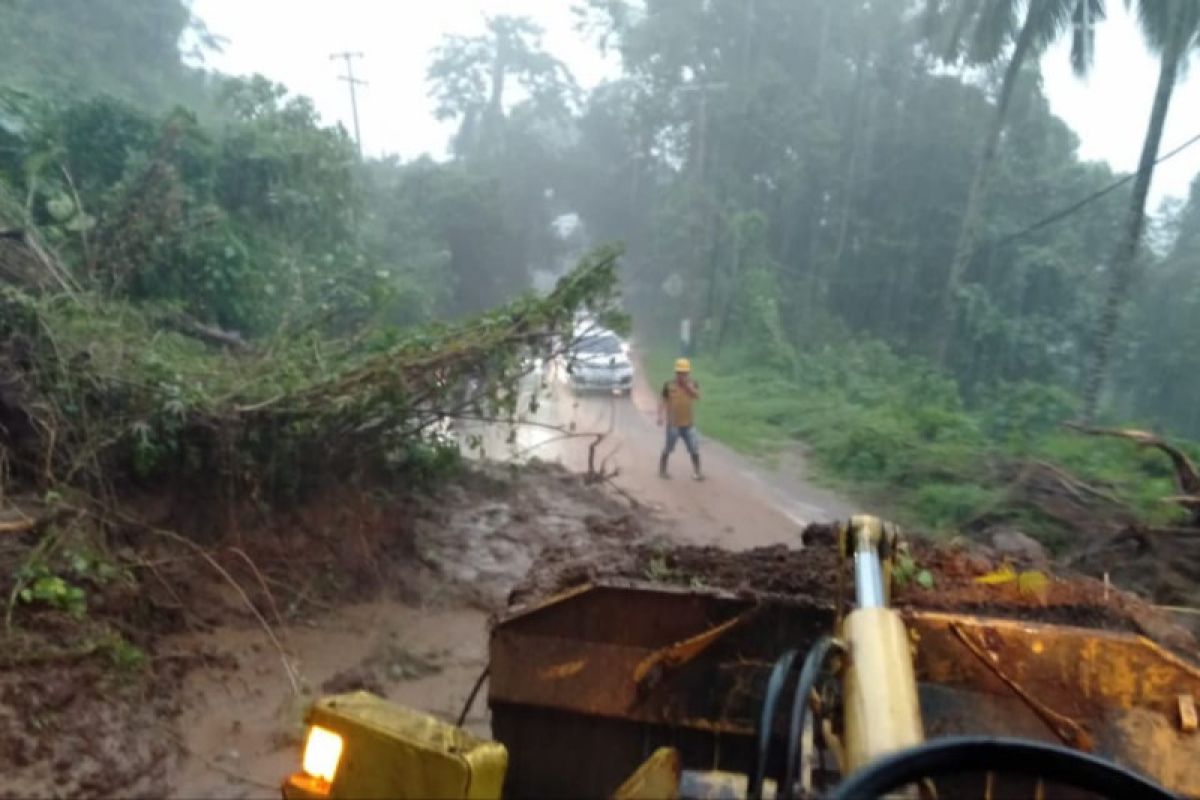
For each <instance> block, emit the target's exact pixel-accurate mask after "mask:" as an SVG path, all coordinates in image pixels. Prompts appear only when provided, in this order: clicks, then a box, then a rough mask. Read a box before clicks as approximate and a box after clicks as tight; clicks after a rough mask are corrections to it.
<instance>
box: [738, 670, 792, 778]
mask: <svg viewBox="0 0 1200 800" xmlns="http://www.w3.org/2000/svg"><path fill="white" fill-rule="evenodd" d="M796 655H797V653H796V651H795V650H788V651H787V652H786V653H784V654H783V655H781V656H780V657H779V658H778V660H776V662H775V666H774V667H773V668H772V669H771V677H770V678H769V679H768V680H767V691H766V694H765V695H764V696H763V704H762V712H761V713H760V714H759V718H758V750H757V752H756V753H755V758H754V772H753V773H752V774H751V776H750V785H749V786H748V787H747V791H746V796H747V797H748V798H749V800H762V791H763V783H764V782H765V781H766V778H767V756H768V755H769V754H770V750H771V728H772V727H773V723H774V722H775V709H776V708H777V707H778V706H779V695H781V694H783V687H784V684H786V683H787V679H788V675H790V674H791V672H792V662H794V661H795V660H796Z"/></svg>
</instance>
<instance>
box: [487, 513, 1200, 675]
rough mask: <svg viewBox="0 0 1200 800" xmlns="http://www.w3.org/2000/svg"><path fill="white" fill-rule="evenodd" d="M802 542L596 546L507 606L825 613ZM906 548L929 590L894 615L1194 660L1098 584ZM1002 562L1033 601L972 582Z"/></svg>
mask: <svg viewBox="0 0 1200 800" xmlns="http://www.w3.org/2000/svg"><path fill="white" fill-rule="evenodd" d="M803 540H804V542H805V544H806V546H805V547H804V548H803V549H789V548H787V547H785V546H783V545H779V546H775V547H765V548H759V549H755V550H748V551H743V552H729V551H726V550H722V549H719V548H715V547H690V546H666V545H663V544H661V543H659V544H650V545H646V544H642V545H636V546H632V547H630V546H620V547H613V546H609V547H607V548H604V547H598V548H596V549H595V550H593V551H592V552H591V553H589V554H587V555H585V556H584V557H582V558H576V557H573V556H572V555H571V554H570V553H567V552H565V551H561V550H552V551H548V552H547V553H546V554H545V555H544V557H543V559H542V560H541V561H539V563H537V564H536V565H534V567H533V569H532V570H530V573H529V577H528V578H527V579H526V581H524V582H523V583H522V584H521V585H520V586H518V587H517V588H516V589H515V590H514V591H513V592H512V594H511V595H510V598H509V599H510V603H511V604H512V605H514V606H519V605H524V604H527V603H529V602H532V601H535V600H536V599H538V598H540V597H545V596H548V595H551V594H554V593H557V592H561V591H564V590H566V589H569V588H571V587H573V586H578V585H581V584H584V583H588V582H596V581H603V580H607V579H616V580H632V581H639V582H650V583H659V584H670V585H677V586H685V587H690V588H694V589H702V588H711V589H719V590H725V591H731V592H735V593H737V594H740V595H744V596H762V597H788V598H804V599H806V600H809V601H813V602H817V603H826V604H830V605H832V604H833V603H834V602H835V601H836V598H837V592H838V591H839V581H838V574H839V569H840V568H842V566H843V565H842V564H841V563H840V562H839V559H838V557H837V554H836V548H835V546H834V545H833V542H834V541H836V534H835V533H834V531H833V529H832V528H831V527H830V526H824V525H813V526H809V527H808V528H807V529H806V530H805V531H804V535H803ZM909 542H910V547H911V553H912V557H913V559H914V561H915V563H916V564H917V565H919V567H920V569H922V570H927V571H928V572H929V573H930V575H931V577H932V580H933V587H932V588H926V587H923V586H921V585H919V584H917V583H916V582H908V583H907V584H905V585H901V586H897V588H896V593H895V596H894V602H895V604H896V605H898V606H900V607H910V608H919V609H928V610H945V611H961V612H970V613H978V614H986V615H990V616H997V617H1009V618H1015V619H1022V620H1028V621H1040V622H1047V623H1054V624H1067V625H1077V626H1081V627H1090V628H1102V629H1107V630H1119V631H1129V632H1135V633H1141V634H1143V635H1146V636H1149V637H1150V638H1153V639H1155V640H1157V641H1159V642H1161V643H1162V644H1164V645H1166V646H1168V647H1171V648H1172V649H1174V650H1176V651H1179V652H1183V653H1186V654H1190V655H1193V656H1195V655H1196V654H1197V653H1200V648H1198V646H1197V643H1196V639H1195V637H1194V636H1193V635H1192V634H1191V633H1190V632H1188V631H1186V630H1184V629H1183V628H1181V627H1179V626H1178V625H1176V624H1174V623H1173V622H1172V621H1171V620H1170V619H1168V618H1167V617H1165V616H1164V615H1163V614H1162V613H1161V612H1159V611H1157V610H1156V609H1154V608H1153V607H1152V606H1150V605H1149V604H1148V603H1146V602H1145V601H1144V600H1142V599H1140V598H1138V597H1136V596H1134V595H1133V594H1130V593H1128V592H1125V591H1121V590H1119V589H1116V588H1114V587H1112V586H1111V585H1106V584H1105V583H1104V582H1103V581H1100V580H1096V579H1094V578H1090V577H1087V576H1083V575H1079V574H1077V573H1072V572H1070V571H1065V570H1064V571H1062V572H1061V573H1059V574H1052V573H1051V572H1050V571H1049V570H1046V569H1045V568H1044V566H1043V565H1040V564H1029V563H1025V562H1023V561H1022V560H1021V559H1019V558H1016V559H1014V558H1013V556H1012V555H1011V554H1008V555H1006V554H1000V553H997V552H996V551H995V550H992V549H991V548H987V547H983V546H980V545H976V544H972V543H968V542H965V541H960V542H955V543H949V544H944V543H935V542H932V541H929V540H925V539H921V538H910V539H909ZM1005 563H1008V564H1011V565H1014V566H1015V567H1016V568H1018V569H1023V568H1026V567H1041V568H1042V570H1044V572H1043V574H1044V575H1045V578H1046V580H1045V584H1044V586H1042V587H1041V590H1040V591H1038V592H1036V593H1031V592H1026V591H1022V590H1021V588H1020V586H1019V584H1018V582H1017V581H1012V582H1008V583H1002V584H998V585H997V584H986V583H980V582H979V581H978V580H977V579H979V578H981V577H983V576H985V575H987V574H989V573H992V572H993V571H995V570H996V569H997V568H999V567H1000V566H1001V565H1003V564H1005ZM849 587H850V582H849V579H847V580H846V581H845V582H844V583H842V584H840V588H841V590H842V591H847V590H848V589H849Z"/></svg>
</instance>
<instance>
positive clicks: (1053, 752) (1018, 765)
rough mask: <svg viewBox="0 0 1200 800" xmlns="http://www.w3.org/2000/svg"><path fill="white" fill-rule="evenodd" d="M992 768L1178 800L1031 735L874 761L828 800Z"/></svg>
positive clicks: (958, 742) (970, 740) (969, 740)
mask: <svg viewBox="0 0 1200 800" xmlns="http://www.w3.org/2000/svg"><path fill="white" fill-rule="evenodd" d="M972 772H993V773H997V774H1007V775H1027V776H1030V777H1036V778H1042V779H1044V780H1047V781H1051V782H1053V783H1056V784H1058V785H1060V786H1064V787H1070V788H1073V789H1082V790H1084V791H1087V792H1092V793H1094V794H1097V795H1099V796H1101V797H1111V798H1120V799H1121V800H1124V798H1145V800H1160V799H1161V800H1174V798H1175V795H1174V794H1172V793H1171V792H1168V791H1167V790H1166V789H1164V788H1162V787H1161V786H1159V785H1158V784H1156V783H1153V782H1152V781H1149V780H1147V779H1145V778H1143V777H1142V776H1140V775H1138V774H1137V773H1135V772H1131V771H1130V770H1127V769H1125V768H1124V767H1122V766H1120V765H1117V764H1114V763H1112V762H1111V761H1105V760H1104V759H1102V758H1097V757H1095V756H1093V755H1089V754H1087V753H1082V752H1080V751H1078V750H1071V749H1070V748H1067V747H1063V746H1062V745H1056V744H1047V743H1045V742H1035V741H1031V740H1029V739H1010V738H993V737H985V736H957V737H951V738H946V739H935V740H933V741H931V742H926V743H924V744H920V745H917V746H916V747H912V748H909V749H908V750H902V751H900V752H898V753H893V754H892V755H888V756H884V757H882V758H879V759H876V760H875V761H873V762H871V763H870V764H868V765H867V766H865V767H863V768H862V769H860V770H859V771H858V772H856V773H854V774H853V775H851V776H849V777H848V778H846V780H844V781H842V782H841V783H840V784H839V785H838V786H837V788H836V789H834V791H833V793H832V794H830V795H829V800H863V798H874V797H884V796H886V795H888V794H889V793H891V792H895V791H897V790H899V789H902V788H903V787H905V786H909V785H912V784H914V783H917V782H919V781H922V780H925V779H927V778H944V777H949V776H952V775H963V774H968V773H972Z"/></svg>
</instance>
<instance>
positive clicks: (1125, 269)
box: [1083, 31, 1182, 423]
mask: <svg viewBox="0 0 1200 800" xmlns="http://www.w3.org/2000/svg"><path fill="white" fill-rule="evenodd" d="M1176 36H1177V37H1178V36H1182V32H1180V31H1176ZM1181 49H1182V48H1181V46H1180V43H1179V42H1177V41H1176V42H1172V43H1171V44H1170V46H1168V47H1167V48H1166V49H1165V50H1164V51H1163V54H1162V61H1161V64H1160V67H1159V72H1158V89H1157V90H1156V91H1155V93H1154V106H1153V108H1152V109H1151V111H1150V124H1149V126H1148V127H1147V128H1146V138H1145V139H1144V140H1143V142H1142V157H1141V160H1140V161H1139V162H1138V171H1137V177H1136V178H1135V179H1134V182H1133V196H1132V197H1131V199H1130V202H1129V215H1128V216H1127V217H1126V220H1125V231H1124V233H1123V234H1122V236H1121V240H1120V241H1119V242H1118V243H1117V249H1116V252H1115V253H1114V255H1113V261H1112V268H1111V270H1110V272H1111V276H1112V282H1111V283H1110V284H1109V288H1108V294H1107V295H1106V296H1105V298H1104V308H1103V310H1102V312H1101V315H1100V324H1099V327H1098V328H1097V331H1096V343H1095V351H1094V355H1093V358H1092V363H1091V367H1090V369H1089V370H1088V373H1087V375H1086V377H1085V380H1084V387H1083V419H1084V421H1085V422H1087V423H1090V422H1091V421H1092V420H1093V419H1094V418H1095V416H1096V409H1097V406H1098V405H1099V401H1100V389H1101V387H1102V386H1103V384H1104V379H1105V377H1106V376H1107V374H1108V369H1109V362H1110V361H1111V360H1112V349H1113V343H1114V341H1115V339H1116V334H1117V326H1118V324H1119V323H1120V320H1121V307H1122V306H1123V305H1124V304H1125V299H1126V295H1127V294H1128V293H1129V286H1130V283H1132V281H1133V271H1134V262H1135V260H1136V259H1137V254H1138V248H1139V246H1140V245H1141V241H1142V231H1143V230H1144V229H1145V226H1146V196H1147V195H1148V194H1149V192H1150V181H1151V180H1152V179H1153V178H1154V162H1155V161H1157V160H1158V147H1159V144H1161V142H1162V132H1163V125H1164V123H1165V122H1166V120H1167V111H1168V110H1169V109H1170V107H1171V94H1172V92H1174V91H1175V78H1176V76H1177V75H1178V73H1179V58H1180V52H1181Z"/></svg>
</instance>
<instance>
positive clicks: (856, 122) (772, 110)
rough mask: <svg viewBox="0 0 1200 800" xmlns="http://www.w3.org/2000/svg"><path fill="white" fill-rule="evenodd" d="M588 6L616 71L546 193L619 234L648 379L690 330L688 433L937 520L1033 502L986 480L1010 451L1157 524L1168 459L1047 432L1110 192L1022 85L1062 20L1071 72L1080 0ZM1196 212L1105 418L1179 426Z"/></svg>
mask: <svg viewBox="0 0 1200 800" xmlns="http://www.w3.org/2000/svg"><path fill="white" fill-rule="evenodd" d="M1089 2H1090V12H1091V14H1092V19H1093V21H1094V22H1100V21H1102V20H1103V17H1104V14H1103V10H1104V4H1103V3H1096V2H1091V1H1090V0H1089ZM588 6H589V11H590V15H589V25H590V29H591V30H593V31H596V32H598V33H599V34H600V37H601V40H602V42H603V44H605V45H607V46H609V47H615V48H616V49H617V50H618V51H619V54H620V56H621V61H622V64H623V67H624V69H623V75H622V76H621V78H620V79H618V80H616V81H614V82H611V83H609V84H606V85H604V86H601V87H599V88H598V89H597V90H595V91H594V92H593V93H592V94H591V95H590V97H589V98H588V101H587V103H586V104H585V108H584V110H583V112H582V115H581V118H580V121H579V134H578V136H579V140H578V145H577V151H576V152H578V153H579V156H578V157H577V159H576V163H575V165H574V168H575V170H576V172H575V173H573V174H570V175H568V183H567V184H566V187H567V191H568V192H569V195H570V197H571V198H572V201H573V202H574V203H575V204H576V207H577V208H579V210H580V212H581V214H582V215H583V218H584V220H585V223H586V225H587V226H588V229H589V231H590V232H591V233H592V234H593V235H595V236H597V237H599V238H602V239H603V238H610V237H619V238H624V239H626V240H627V241H628V242H629V245H630V267H631V271H632V272H633V274H632V275H631V280H630V284H631V289H632V298H631V302H632V303H633V305H634V308H635V311H636V312H637V316H638V318H639V319H641V320H642V321H643V322H644V324H645V327H646V330H647V332H648V333H649V335H650V337H651V338H652V339H656V340H657V341H659V342H663V343H665V344H664V348H663V350H662V352H661V356H662V357H661V358H658V359H656V360H655V367H656V368H657V370H658V372H659V373H660V374H661V373H663V372H665V371H667V370H669V367H668V365H667V361H666V358H665V356H666V355H667V352H668V350H669V351H670V352H674V348H675V347H676V344H675V342H676V341H677V336H678V334H677V331H678V329H679V324H680V320H681V319H684V318H688V319H690V320H691V321H692V326H693V330H696V331H698V332H699V333H698V336H697V337H696V341H695V342H694V343H693V345H692V349H693V352H694V354H695V356H696V360H695V363H696V364H697V365H698V370H699V374H700V375H701V377H702V379H703V382H704V383H705V385H706V390H707V391H706V397H705V404H706V411H705V412H704V415H703V420H702V425H703V426H704V427H705V428H706V429H707V430H708V431H709V432H710V433H711V434H712V435H714V436H717V437H719V438H723V439H726V440H728V441H730V442H732V443H734V444H735V445H737V446H739V447H742V448H744V449H746V450H747V451H758V450H761V449H763V448H767V449H770V448H771V446H772V445H773V444H774V443H778V442H779V441H780V440H781V439H780V434H781V433H782V434H785V438H784V441H786V440H787V438H794V439H796V440H802V441H803V442H804V443H805V444H806V446H808V447H810V448H811V449H812V451H813V453H814V456H815V458H816V461H817V463H818V465H819V466H820V467H821V469H822V470H823V471H824V472H825V474H826V475H828V476H831V477H833V478H837V479H841V480H844V481H848V482H850V483H853V484H855V485H858V486H859V487H864V486H865V487H867V488H868V491H872V492H874V491H876V490H877V492H878V493H879V494H881V495H883V496H886V498H887V499H888V501H889V502H890V503H891V505H893V506H894V507H897V508H898V511H899V513H900V514H901V515H902V516H906V517H907V518H908V519H910V520H918V521H921V522H923V523H926V524H930V525H934V526H937V527H946V528H949V527H962V526H970V525H980V524H984V523H991V522H997V521H1003V520H1004V519H1006V518H1008V517H1031V516H1032V517H1036V516H1037V514H1036V512H1029V510H1028V509H1021V508H1016V507H1014V506H1013V505H1012V502H1011V497H1010V494H1011V493H1010V492H1008V491H1007V489H1006V488H1005V487H1006V486H1007V485H1008V483H1010V482H1011V480H1012V474H1011V473H1012V470H1013V469H1014V468H1016V469H1019V467H1014V466H1013V465H1015V464H1017V463H1019V462H1020V461H1021V460H1025V461H1027V462H1040V461H1046V462H1053V463H1055V464H1058V465H1059V466H1061V467H1063V468H1065V469H1067V470H1071V471H1076V472H1077V473H1078V474H1079V475H1080V476H1081V477H1082V478H1083V479H1084V480H1094V481H1096V482H1097V483H1098V484H1102V485H1104V486H1109V487H1113V488H1112V493H1113V494H1114V495H1115V496H1119V497H1120V498H1121V499H1122V500H1123V501H1125V502H1127V503H1128V504H1130V505H1132V506H1133V507H1136V508H1137V509H1138V510H1139V511H1140V512H1142V513H1143V514H1144V515H1146V516H1147V517H1149V518H1153V519H1158V520H1162V519H1166V518H1169V517H1172V515H1173V512H1171V511H1170V510H1168V507H1167V506H1165V505H1164V504H1162V503H1161V502H1158V498H1161V497H1163V496H1165V495H1169V494H1171V493H1172V492H1173V491H1174V489H1173V488H1172V486H1171V483H1170V480H1169V473H1168V472H1167V471H1166V463H1165V459H1162V457H1161V456H1154V455H1150V456H1147V455H1146V454H1145V453H1142V452H1139V451H1137V450H1132V449H1131V448H1130V447H1129V446H1128V445H1121V444H1120V443H1117V444H1116V445H1115V446H1114V443H1111V442H1104V443H1100V442H1096V441H1092V440H1088V439H1084V438H1082V437H1079V436H1078V435H1077V434H1073V433H1069V432H1065V431H1062V430H1061V429H1060V428H1059V426H1060V424H1061V423H1062V422H1064V421H1066V420H1069V419H1073V418H1076V417H1077V416H1078V415H1079V414H1080V413H1081V408H1082V405H1081V403H1080V402H1079V400H1078V399H1077V398H1078V396H1079V395H1080V393H1081V392H1082V391H1083V390H1084V388H1085V386H1086V385H1087V377H1088V376H1087V374H1086V372H1087V370H1086V366H1087V364H1088V363H1089V360H1091V357H1092V353H1093V352H1094V351H1095V350H1096V347H1097V341H1098V336H1099V334H1098V331H1099V330H1100V329H1101V327H1102V325H1101V321H1102V316H1103V314H1102V312H1103V310H1104V308H1105V306H1106V303H1109V302H1114V301H1113V300H1112V291H1113V288H1112V287H1113V286H1114V284H1113V279H1112V274H1111V270H1110V269H1109V265H1110V264H1111V263H1112V256H1113V253H1114V252H1115V251H1116V249H1117V246H1118V239H1119V234H1121V233H1122V232H1124V231H1127V220H1128V219H1129V214H1130V212H1129V211H1128V207H1129V206H1130V193H1129V186H1128V185H1126V186H1123V187H1121V188H1119V189H1117V190H1116V191H1112V192H1103V191H1102V190H1104V189H1106V188H1108V187H1110V186H1112V184H1113V183H1114V181H1115V180H1116V179H1117V178H1118V176H1115V175H1113V174H1112V172H1111V170H1110V169H1109V168H1108V167H1107V166H1106V165H1104V164H1099V163H1089V162H1086V161H1083V160H1082V159H1080V158H1079V156H1078V139H1077V137H1076V135H1075V133H1073V132H1072V131H1071V130H1070V129H1068V128H1067V126H1066V125H1065V124H1064V123H1063V122H1062V121H1061V120H1059V119H1058V118H1056V117H1055V116H1053V114H1051V112H1050V110H1049V106H1048V104H1047V100H1046V97H1045V95H1044V93H1043V91H1042V87H1041V81H1040V76H1039V72H1038V66H1037V59H1036V58H1035V57H1034V56H1036V55H1038V54H1039V53H1040V51H1041V50H1042V49H1043V48H1044V47H1045V44H1046V43H1047V42H1048V41H1050V40H1052V39H1054V38H1055V37H1058V36H1061V35H1074V36H1075V39H1076V41H1075V47H1074V52H1073V54H1072V55H1073V59H1074V60H1075V62H1076V66H1077V67H1078V68H1082V67H1085V66H1086V64H1087V61H1088V59H1089V57H1090V56H1091V53H1090V51H1089V49H1088V45H1089V43H1090V40H1091V32H1090V31H1085V30H1084V29H1082V28H1079V27H1072V25H1071V24H1070V19H1071V16H1072V15H1076V16H1077V15H1078V14H1079V13H1080V9H1081V4H1078V3H1068V2H1062V3H1043V4H1041V6H1038V7H1036V8H1035V7H1034V6H1032V5H1027V4H1025V3H1014V2H1000V1H997V2H994V3H990V2H983V3H972V4H952V3H937V2H927V3H926V2H890V3H868V2H865V1H864V2H859V1H858V0H851V1H849V2H825V1H824V0H797V1H795V2H773V1H772V0H757V1H756V2H752V3H744V2H734V1H733V0H714V2H710V3H704V4H699V3H687V2H674V1H673V0H648V1H647V2H645V3H638V4H633V3H626V2H620V1H619V0H618V2H608V1H607V0H596V1H595V2H591V3H589V4H588ZM1026 10H1030V13H1029V14H1026ZM1150 10H1151V11H1153V9H1150ZM1038 11H1040V12H1045V14H1046V16H1045V17H1044V18H1041V17H1038V16H1037V14H1036V13H1034V12H1038ZM1151 16H1154V15H1153V14H1151ZM1023 34H1028V35H1029V36H1030V37H1031V38H1030V40H1029V42H1027V44H1028V46H1029V48H1030V49H1029V51H1028V53H1025V52H1024V51H1019V47H1020V46H1021V40H1022V36H1023ZM1014 48H1018V49H1016V50H1015V49H1014ZM1095 57H1096V58H1104V53H1102V52H1101V53H1097V54H1095ZM947 62H949V66H948V65H947ZM1144 88H1145V91H1146V92H1147V94H1150V93H1153V91H1154V87H1153V86H1146V87H1144ZM1096 102H1102V100H1101V99H1100V98H1097V101H1096ZM992 136H995V137H996V138H995V148H994V151H992V150H991V148H990V147H983V146H982V144H981V143H985V142H988V141H989V139H990V138H991V137H992ZM981 151H982V152H981ZM981 158H982V159H984V160H988V159H990V163H988V164H987V165H986V173H985V174H981V170H983V167H982V166H981ZM596 187H602V189H603V190H602V191H599V192H598V191H596ZM1093 195H1099V197H1098V199H1096V200H1094V201H1091V202H1088V203H1086V204H1085V205H1083V206H1082V207H1081V208H1079V209H1078V210H1077V211H1075V212H1073V213H1070V214H1067V215H1065V216H1062V217H1061V218H1056V214H1057V212H1059V211H1061V210H1063V209H1066V208H1069V207H1072V206H1073V205H1074V204H1076V203H1077V202H1079V201H1081V200H1084V199H1085V198H1090V197H1092V196H1093ZM1134 200H1136V198H1134ZM1198 207H1200V192H1197V193H1196V196H1194V197H1193V198H1192V200H1190V201H1189V203H1188V204H1187V205H1186V206H1185V207H1184V208H1183V209H1182V210H1181V211H1179V212H1178V214H1177V216H1175V217H1174V218H1173V219H1166V220H1164V221H1163V223H1162V224H1161V225H1160V228H1159V233H1160V234H1162V235H1159V236H1158V237H1157V241H1158V242H1160V246H1159V247H1157V248H1156V249H1155V250H1153V251H1151V250H1148V249H1143V250H1141V251H1139V255H1140V263H1141V264H1143V265H1144V266H1143V267H1140V268H1139V270H1138V271H1139V272H1140V273H1141V274H1142V275H1144V278H1143V279H1142V280H1138V281H1133V282H1132V285H1131V293H1132V300H1133V302H1132V304H1131V305H1132V308H1133V310H1132V312H1131V313H1130V314H1129V315H1128V319H1127V320H1126V321H1125V323H1124V324H1123V325H1121V326H1120V327H1119V336H1118V337H1117V345H1118V346H1117V353H1116V359H1115V361H1116V366H1115V368H1114V370H1113V372H1114V375H1115V378H1116V379H1115V380H1114V381H1113V388H1112V390H1111V391H1109V392H1108V393H1107V394H1106V396H1105V400H1106V405H1105V413H1106V416H1108V417H1109V418H1117V419H1131V418H1132V419H1134V420H1136V421H1138V422H1141V423H1142V424H1151V425H1153V426H1154V427H1156V428H1158V429H1160V430H1163V431H1165V432H1167V433H1170V434H1173V435H1175V436H1177V437H1178V436H1183V437H1198V436H1200V417H1198V416H1197V414H1198V412H1197V411H1196V408H1197V406H1196V404H1195V402H1194V397H1195V388H1194V387H1193V384H1194V383H1195V380H1194V376H1195V375H1196V372H1197V370H1196V366H1197V365H1196V364H1194V363H1193V361H1194V359H1193V360H1189V359H1192V356H1191V353H1192V350H1193V349H1194V348H1191V347H1190V346H1189V343H1190V341H1191V340H1192V339H1193V338H1194V335H1195V330H1196V328H1195V322H1194V320H1195V318H1196V317H1195V309H1194V308H1193V306H1194V304H1195V292H1193V291H1191V289H1189V288H1188V287H1191V286H1193V285H1194V284H1195V278H1194V276H1195V274H1196V270H1194V269H1192V267H1193V266H1194V265H1193V264H1192V263H1191V262H1192V261H1194V258H1193V257H1192V253H1193V251H1194V249H1195V248H1194V243H1193V241H1192V239H1193V238H1194V237H1192V233H1193V232H1192V231H1191V228H1192V227H1194V223H1195V221H1196V219H1197V211H1196V209H1197V208H1198ZM972 209H974V212H975V213H978V214H979V218H978V220H977V221H971V220H969V219H968V215H970V214H971V213H972ZM1052 218H1053V221H1052V222H1049V223H1048V224H1042V221H1043V220H1047V219H1052ZM1163 243H1165V244H1163ZM964 247H965V248H966V249H965V250H964V249H963V248H964ZM964 259H965V260H964ZM673 276H678V277H673ZM680 278H681V279H682V280H679V279H680ZM672 284H674V286H672ZM680 287H682V289H683V291H682V292H676V291H673V290H676V289H679V288H680ZM1125 299H1126V296H1125V294H1121V295H1120V297H1119V298H1118V299H1117V301H1116V302H1119V303H1123V302H1124V301H1125ZM947 308H948V309H949V311H947ZM1160 461H1161V463H1159V462H1160ZM1006 504H1007V505H1006ZM1025 522H1026V524H1028V525H1030V526H1032V527H1034V528H1037V529H1041V530H1043V532H1049V531H1050V530H1051V529H1053V528H1055V527H1056V525H1055V523H1054V522H1053V521H1047V520H1044V519H1042V520H1038V519H1032V518H1031V519H1026V520H1025ZM1057 527H1058V528H1059V529H1061V527H1062V526H1061V525H1058V526H1057Z"/></svg>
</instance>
